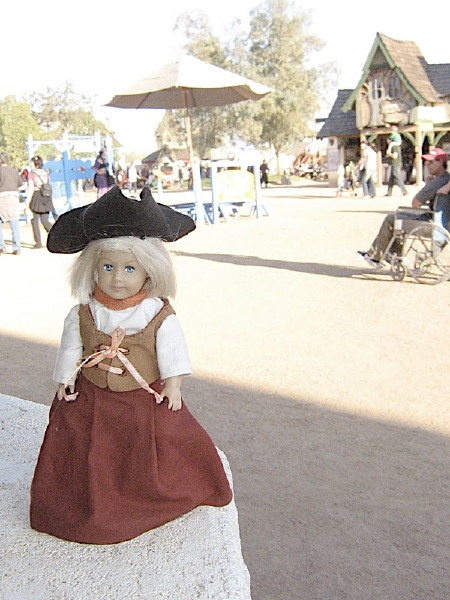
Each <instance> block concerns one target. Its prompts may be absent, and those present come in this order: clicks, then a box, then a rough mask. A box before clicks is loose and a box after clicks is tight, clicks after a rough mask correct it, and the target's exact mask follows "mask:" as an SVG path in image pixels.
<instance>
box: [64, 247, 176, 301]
mask: <svg viewBox="0 0 450 600" xmlns="http://www.w3.org/2000/svg"><path fill="white" fill-rule="evenodd" d="M108 250H109V251H112V252H132V253H133V254H134V256H135V258H136V260H137V261H138V263H139V264H140V265H141V267H142V268H143V269H144V270H145V271H146V273H147V275H148V279H147V281H146V282H145V284H144V289H146V290H147V292H148V296H149V297H151V298H167V297H168V296H171V297H172V298H173V297H174V296H175V293H176V279H175V271H174V269H173V264H172V259H171V257H170V254H169V252H168V251H167V250H166V248H165V247H164V245H163V243H162V241H161V240H160V239H158V238H145V239H140V238H138V237H131V236H130V237H117V238H108V239H104V240H95V241H94V242H90V243H89V244H88V245H87V246H86V248H85V249H84V250H83V251H82V252H81V254H79V255H78V256H77V258H76V259H75V261H74V262H73V263H72V266H71V268H70V271H69V284H70V290H71V292H72V296H73V297H74V298H78V300H79V302H81V304H87V303H88V302H89V300H90V299H91V298H92V297H93V295H94V292H95V286H96V284H97V280H98V275H97V266H98V262H99V259H100V255H101V253H102V252H106V251H108Z"/></svg>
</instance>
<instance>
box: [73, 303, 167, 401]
mask: <svg viewBox="0 0 450 600" xmlns="http://www.w3.org/2000/svg"><path fill="white" fill-rule="evenodd" d="M78 314H79V317H80V334H81V339H82V341H83V357H85V356H90V355H91V354H93V353H94V352H97V351H98V350H99V349H100V346H102V345H104V346H110V345H111V336H109V335H107V334H106V333H102V332H101V331H99V330H98V329H97V328H96V326H95V323H94V319H93V317H92V314H91V311H90V309H89V306H88V305H87V304H82V305H80V309H79V313H78ZM173 314H175V311H174V310H173V308H172V307H171V306H170V304H169V301H168V300H167V299H165V300H164V305H163V307H162V308H161V310H160V311H159V312H158V313H157V314H156V315H155V316H154V317H153V319H152V320H151V321H150V323H148V325H147V326H146V327H145V328H144V329H143V330H142V331H138V333H134V334H132V335H126V336H125V337H124V339H123V341H122V343H121V344H120V347H121V348H124V349H127V350H128V353H127V354H126V358H127V359H128V360H129V361H130V363H131V364H132V365H133V367H134V368H135V369H136V370H137V371H138V373H139V374H140V375H142V377H143V378H144V379H145V381H146V382H147V383H148V384H151V383H152V382H153V381H156V380H157V379H159V377H160V374H159V369H158V362H157V359H156V332H157V331H158V329H159V328H160V326H161V324H162V322H163V321H164V319H165V318H166V317H168V316H169V315H173ZM102 362H104V363H105V364H108V365H111V366H113V367H119V368H122V369H123V373H122V375H117V374H115V373H110V372H109V371H104V370H103V369H99V368H98V367H97V366H94V367H88V368H83V375H84V376H85V377H86V378H87V379H89V381H91V382H92V383H94V384H95V385H97V386H98V387H101V388H106V387H108V388H109V389H110V390H112V391H114V392H129V391H131V390H136V389H138V388H140V387H141V386H140V385H139V383H138V382H137V381H136V379H134V377H133V376H132V375H131V374H130V373H129V372H128V371H127V370H126V369H125V368H124V366H123V364H122V363H121V362H120V360H119V359H118V358H117V357H116V358H112V359H104V360H103V361H102Z"/></svg>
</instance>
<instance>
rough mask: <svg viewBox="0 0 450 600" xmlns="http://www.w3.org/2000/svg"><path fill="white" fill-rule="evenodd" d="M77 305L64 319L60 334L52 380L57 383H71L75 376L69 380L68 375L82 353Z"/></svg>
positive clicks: (72, 370)
mask: <svg viewBox="0 0 450 600" xmlns="http://www.w3.org/2000/svg"><path fill="white" fill-rule="evenodd" d="M78 310H79V305H78V304H77V305H76V306H74V307H73V308H72V310H71V311H70V312H69V314H68V315H67V317H66V319H65V321H64V329H63V333H62V336H61V344H60V346H59V349H58V355H57V357H56V365H55V370H54V372H53V380H54V381H56V382H57V383H67V384H69V383H70V384H72V383H74V382H75V379H76V377H73V378H72V380H70V381H69V377H70V376H71V375H72V373H73V372H74V371H75V369H76V367H77V361H78V360H80V358H81V357H82V355H83V342H82V341H81V334H80V320H79V316H78Z"/></svg>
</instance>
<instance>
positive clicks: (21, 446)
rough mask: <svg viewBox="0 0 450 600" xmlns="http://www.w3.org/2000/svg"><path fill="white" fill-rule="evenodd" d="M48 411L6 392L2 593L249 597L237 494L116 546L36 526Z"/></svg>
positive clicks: (1, 460)
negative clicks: (35, 484) (33, 515)
mask: <svg viewBox="0 0 450 600" xmlns="http://www.w3.org/2000/svg"><path fill="white" fill-rule="evenodd" d="M47 419H48V407H46V406H42V405H39V404H35V403H33V402H28V401H25V400H21V399H19V398H14V397H11V396H5V395H3V394H0V423H1V429H2V431H1V438H0V487H1V496H0V511H1V514H2V517H3V518H2V526H1V527H0V548H1V558H0V597H1V598H2V600H119V599H120V600H126V599H130V600H147V599H148V600H166V599H167V600H169V599H170V600H194V599H200V600H250V577H249V574H248V570H247V567H246V566H245V563H244V561H243V558H242V552H241V542H240V537H239V526H238V516H237V510H236V506H235V504H234V501H233V502H231V504H229V505H228V506H226V507H224V508H212V507H206V506H202V507H200V508H197V509H195V510H193V511H191V512H190V513H188V514H187V515H184V516H183V517H181V518H179V519H177V520H175V521H172V522H171V523H168V524H167V525H164V526H163V527H159V528H158V529H155V530H153V531H150V532H148V533H145V534H144V535H141V536H139V537H138V538H136V539H134V540H131V541H129V542H123V543H121V544H116V545H113V546H89V545H85V544H76V543H73V542H66V541H63V540H59V539H57V538H53V537H52V536H49V535H46V534H42V533H38V532H36V531H34V530H32V529H31V528H30V525H29V517H28V511H29V488H30V482H31V477H32V475H33V470H34V466H35V463H36V459H37V455H38V451H39V447H40V444H41V442H42V437H43V433H44V430H45V427H46V425H47ZM219 452H220V451H219ZM220 456H221V458H222V461H223V463H224V466H225V470H226V473H227V475H228V477H229V479H230V481H231V471H230V467H229V464H228V461H227V459H226V457H225V455H224V454H223V453H222V452H220Z"/></svg>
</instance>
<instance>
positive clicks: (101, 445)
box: [30, 186, 232, 544]
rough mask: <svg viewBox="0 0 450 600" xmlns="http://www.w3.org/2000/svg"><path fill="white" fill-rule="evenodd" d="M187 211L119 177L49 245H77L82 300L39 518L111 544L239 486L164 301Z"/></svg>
mask: <svg viewBox="0 0 450 600" xmlns="http://www.w3.org/2000/svg"><path fill="white" fill-rule="evenodd" d="M194 228H195V224H194V222H193V221H192V219H191V218H190V217H187V216H186V215H183V214H181V213H178V212H176V211H174V210H172V209H171V208H169V207H167V206H164V205H161V204H157V203H156V202H155V201H154V199H153V197H152V195H151V192H150V190H149V189H148V188H144V189H143V191H142V193H141V196H140V200H137V199H131V198H127V197H126V196H124V195H123V194H122V192H121V190H120V189H119V188H118V187H117V186H115V187H113V188H112V189H111V190H110V191H108V192H107V193H106V194H105V195H104V196H102V197H101V198H100V199H99V200H97V201H96V202H95V203H93V204H90V205H88V206H84V207H81V208H76V209H74V210H71V211H69V212H67V213H64V214H63V215H61V216H60V217H59V219H58V220H57V222H56V223H55V225H54V226H53V228H52V229H51V230H50V232H49V236H48V240H47V248H48V249H49V251H50V252H55V253H62V254H72V253H76V252H81V253H80V254H79V256H78V257H77V258H76V259H75V261H74V263H73V265H72V268H71V271H70V284H71V289H72V293H73V295H74V296H77V297H78V298H79V300H80V303H79V304H78V305H76V306H75V307H74V308H73V309H72V310H71V311H70V313H69V315H68V316H67V318H66V321H65V324H64V332H63V335H62V340H61V345H60V348H59V351H58V356H57V361H56V367H55V372H54V379H55V381H56V382H57V383H58V389H57V394H56V396H55V398H54V401H53V404H52V407H51V410H50V421H49V425H48V428H47V431H46V434H45V437H44V441H43V444H42V447H41V451H40V454H39V458H38V462H37V465H36V470H35V474H34V477H33V482H32V486H31V510H30V517H31V526H32V527H33V528H34V529H36V530H38V531H42V532H45V533H49V534H51V535H54V536H56V537H59V538H62V539H65V540H70V541H75V542H81V543H88V544H114V543H118V542H122V541H125V540H129V539H132V538H134V537H136V536H138V535H140V534H142V533H144V532H145V531H148V530H150V529H153V528H155V527H159V526H160V525H162V524H164V523H166V522H168V521H171V520H172V519H175V518H177V517H179V516H181V515H182V514H185V513H187V512H188V511H190V510H192V509H193V508H195V507H197V506H200V505H210V506H224V505H226V504H228V503H229V502H230V501H231V498H232V492H231V488H230V485H229V482H228V479H227V477H226V475H225V471H224V469H223V466H222V462H221V460H220V457H219V455H218V453H217V450H216V448H215V446H214V443H213V441H212V440H211V438H210V437H209V435H208V434H207V433H206V431H205V430H204V429H203V428H202V427H201V426H200V424H199V423H198V422H197V421H196V420H195V419H194V417H193V416H192V415H191V414H190V412H189V411H188V409H187V408H186V405H185V404H184V402H183V401H182V397H181V382H182V379H183V377H184V376H185V375H188V374H190V372H191V368H190V364H189V357H188V354H187V349H186V343H185V340H184V336H183V332H182V330H181V326H180V323H179V321H178V318H177V317H176V315H175V312H174V310H173V308H172V306H171V304H170V302H169V300H168V297H169V296H171V297H173V296H174V295H175V275H174V271H173V267H172V263H171V260H170V255H169V253H168V252H167V250H166V248H165V247H164V245H163V242H164V241H166V242H172V241H175V240H178V239H180V238H181V237H183V236H184V235H187V234H188V233H190V232H191V231H192V230H193V229H194Z"/></svg>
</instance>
